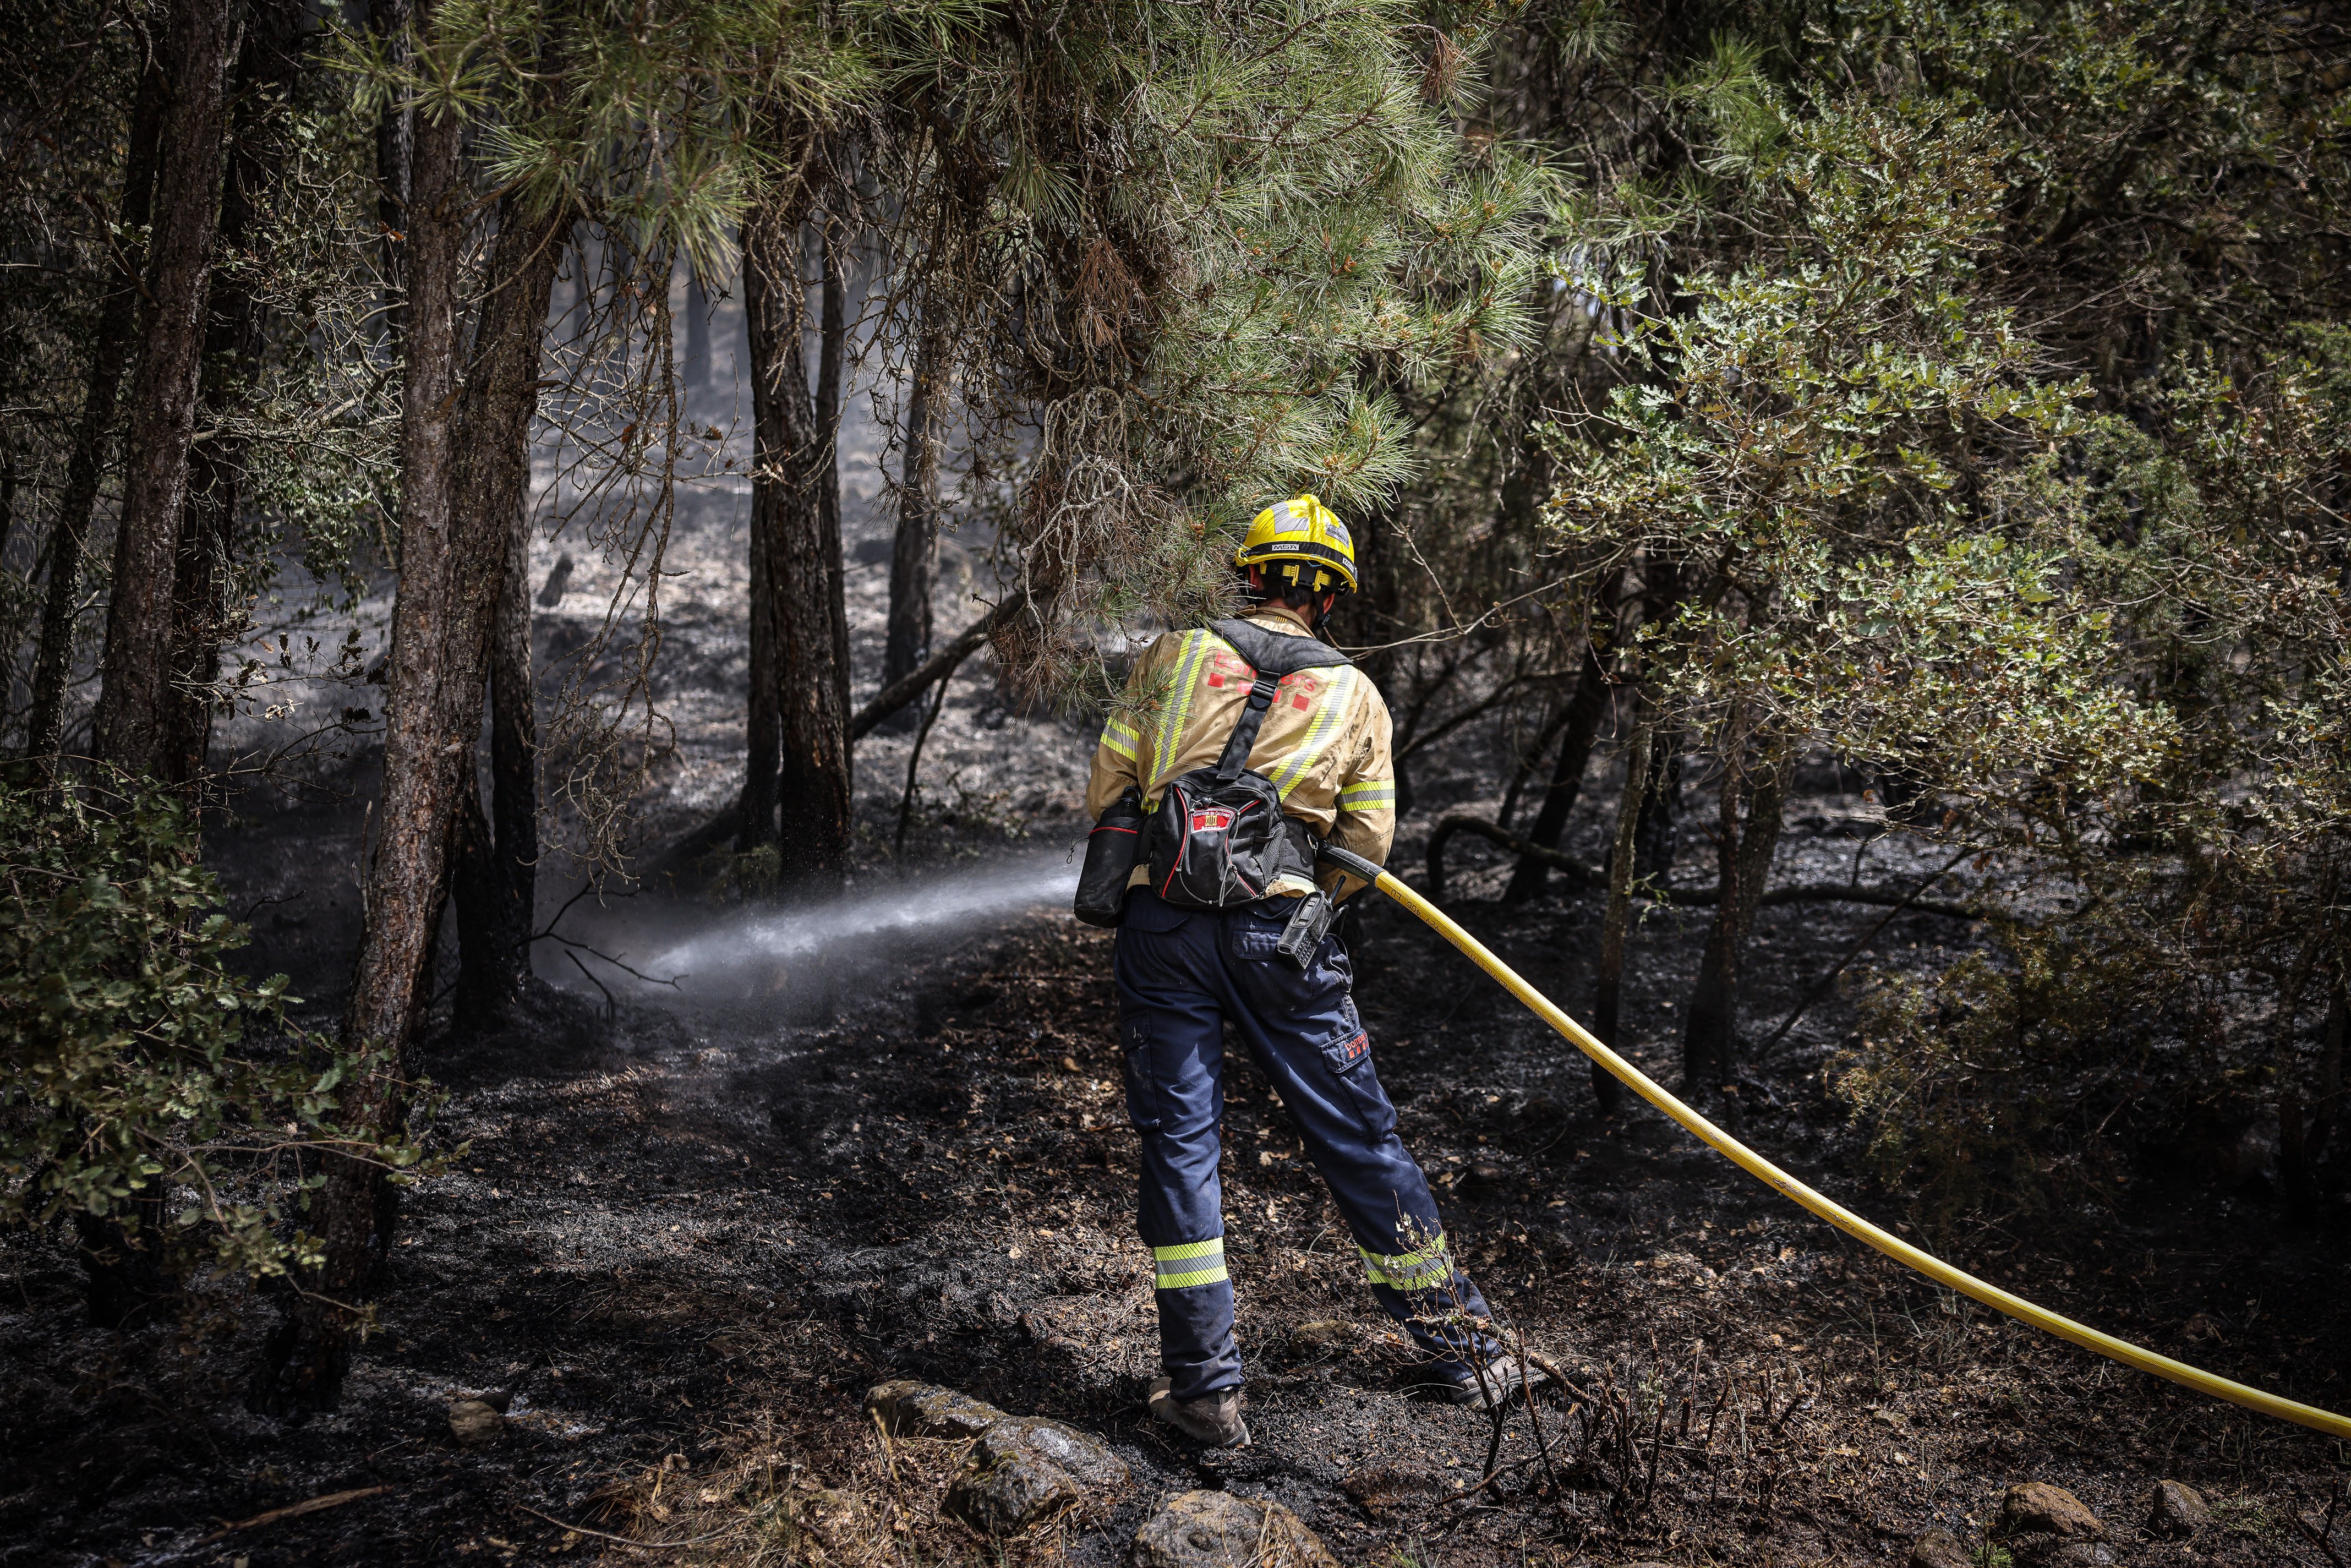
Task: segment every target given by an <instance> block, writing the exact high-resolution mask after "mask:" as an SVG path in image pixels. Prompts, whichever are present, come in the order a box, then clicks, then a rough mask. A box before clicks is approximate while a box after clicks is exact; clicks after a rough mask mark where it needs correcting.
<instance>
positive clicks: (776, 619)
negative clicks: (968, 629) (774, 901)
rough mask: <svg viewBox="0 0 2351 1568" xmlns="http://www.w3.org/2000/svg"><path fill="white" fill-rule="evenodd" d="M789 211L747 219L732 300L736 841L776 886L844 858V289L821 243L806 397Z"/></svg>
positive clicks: (831, 871) (796, 251) (795, 239)
mask: <svg viewBox="0 0 2351 1568" xmlns="http://www.w3.org/2000/svg"><path fill="white" fill-rule="evenodd" d="M797 217H798V215H797V214H794V213H792V212H789V211H786V210H772V211H770V212H769V213H767V214H760V215H758V217H756V218H755V219H754V220H753V222H752V223H751V224H750V225H747V227H746V231H745V243H744V253H743V280H744V281H743V302H744V309H745V312H746V315H747V318H748V325H749V328H750V332H749V337H750V347H751V383H752V392H751V396H752V423H753V425H754V427H755V432H756V436H757V445H758V466H757V468H756V469H755V471H754V477H753V481H752V487H751V578H752V607H751V639H752V646H751V700H750V706H749V715H748V717H749V723H748V725H747V740H748V742H749V746H748V753H749V755H748V757H747V761H746V766H745V770H744V783H743V813H742V825H741V827H740V829H739V830H738V834H737V849H738V850H749V849H752V848H755V847H757V846H758V845H760V844H763V843H768V842H773V843H774V844H775V845H776V847H777V853H778V885H779V887H782V888H785V889H789V890H797V889H803V888H806V889H825V888H829V887H834V886H838V885H839V884H840V883H841V878H842V876H843V875H844V874H845V873H846V872H847V870H848V862H849V828H850V822H849V804H850V798H849V752H850V742H849V657H848V654H849V624H848V610H847V604H846V601H845V597H844V587H845V585H844V583H843V581H842V577H841V500H840V483H839V477H838V468H837V465H836V464H835V462H834V456H833V451H832V446H833V432H834V430H835V429H836V427H837V424H838V421H839V417H840V411H841V356H842V354H843V351H844V349H845V346H846V340H847V319H846V317H847V290H846V286H845V282H844V280H843V278H842V277H841V267H840V257H839V254H838V248H837V247H836V246H832V245H830V244H828V245H826V246H825V247H824V252H825V261H824V303H823V315H822V318H821V320H820V333H819V340H818V353H819V361H818V372H817V389H816V396H815V397H814V398H813V399H812V398H811V397H810V392H809V382H808V366H807V358H806V354H805V352H804V350H803V349H802V346H801V342H800V338H801V324H802V322H803V320H804V319H805V313H806V310H807V288H806V285H805V283H804V282H803V281H802V273H801V256H800V246H799V223H798V221H797Z"/></svg>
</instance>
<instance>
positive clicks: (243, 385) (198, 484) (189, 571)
mask: <svg viewBox="0 0 2351 1568" xmlns="http://www.w3.org/2000/svg"><path fill="white" fill-rule="evenodd" d="M305 19H306V13H305V10H304V8H303V6H302V5H298V4H292V3H289V0H257V3H256V4H255V5H253V6H252V7H251V10H250V14H249V16H248V17H247V20H246V33H245V45H244V47H243V48H242V49H240V50H239V51H238V55H237V67H236V91H235V95H234V100H233V104H232V107H231V111H230V112H231V116H232V123H231V127H230V130H231V135H230V141H229V155H228V172H227V177H226V179H225V181H224V182H223V183H222V187H221V216H220V248H221V250H222V252H223V253H224V254H227V253H230V252H233V251H235V249H236V248H237V247H238V246H242V245H243V244H244V243H245V242H246V236H247V235H248V233H249V231H250V230H251V228H252V226H253V222H254V219H255V216H256V214H257V213H258V212H259V211H260V208H261V204H262V202H263V200H264V199H265V193H266V192H267V191H268V190H269V188H270V186H271V184H272V183H273V181H274V177H275V175H276V172H277V171H278V170H279V169H280V168H282V167H283V161H282V160H281V159H277V158H275V157H272V156H270V150H269V148H268V147H267V146H266V145H265V139H266V137H267V136H268V134H269V119H270V110H271V109H272V108H273V106H274V105H275V103H276V102H277V99H278V98H279V97H280V96H281V95H282V94H283V93H284V92H286V91H287V90H290V89H291V88H292V87H293V85H294V83H295V80H296V78H297V75H298V71H299V68H300V64H301V48H302V30H303V23H304V21H305ZM261 349H262V337H261V312H260V309H259V308H258V306H257V305H256V301H255V299H254V298H253V290H252V287H251V285H250V283H249V282H248V281H247V280H246V278H245V277H243V276H241V275H240V274H238V273H236V272H235V271H233V270H232V271H230V272H228V273H226V274H225V275H223V276H222V277H219V278H217V279H216V280H215V281H214V286H213V291H212V312H211V320H210V323H209V324H208V325H207V327H206V328H205V331H204V368H203V371H202V387H203V397H204V415H205V419H204V423H207V424H210V425H217V424H220V423H222V422H223V421H224V420H225V418H227V417H228V416H230V415H231V414H233V413H235V411H236V410H237V409H238V408H239V407H241V406H242V405H243V403H244V402H245V401H246V397H247V396H248V395H249V393H250V392H251V387H252V376H253V371H254V368H255V366H256V364H257V363H258V362H259V360H260V356H261ZM245 463H246V443H245V438H244V437H243V436H242V435H234V434H220V435H216V436H214V438H213V439H211V440H209V441H201V442H197V443H196V444H194V446H193V449H192V450H191V452H190V454H189V477H188V501H187V507H186V509H185V510H184V511H183V513H182V514H181V519H180V549H179V559H178V561H177V563H176V565H175V567H174V569H173V586H172V664H171V681H170V684H169V685H167V686H166V687H165V689H164V694H163V740H162V756H161V771H162V775H163V777H164V778H165V779H169V780H170V781H171V782H172V783H173V784H177V785H187V784H189V783H191V782H192V781H193V780H194V779H196V778H198V777H199V776H200V775H201V774H202V773H203V772H204V761H205V755H206V753H207V752H208V751H209V750H210V748H211V744H212V731H213V714H214V686H215V685H216V684H217V683H218V681H219V679H220V654H221V644H222V643H224V642H225V640H226V639H227V638H228V637H229V636H230V635H232V634H233V633H234V632H235V628H236V625H237V622H238V621H239V619H240V618H239V617H238V616H237V614H236V612H235V610H234V609H233V607H232V605H231V603H230V599H231V594H232V590H233V588H234V586H235V585H234V583H233V581H232V577H233V566H234V562H235V553H236V539H235V530H236V522H237V513H238V508H239V507H241V505H242V504H243V501H244V489H245Z"/></svg>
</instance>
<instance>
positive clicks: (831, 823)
mask: <svg viewBox="0 0 2351 1568" xmlns="http://www.w3.org/2000/svg"><path fill="white" fill-rule="evenodd" d="M841 246H842V235H841V233H840V230H839V226H838V225H835V224H832V223H830V222H828V223H827V225H825V231H824V243H823V254H824V284H823V290H822V294H823V313H822V316H821V318H820V322H819V327H818V334H817V382H816V422H817V423H816V438H817V444H816V448H815V450H814V451H812V452H811V453H810V458H811V459H812V461H811V462H810V477H809V480H808V481H807V482H806V483H804V484H803V486H802V492H801V493H802V495H803V496H804V497H807V499H808V501H809V502H810V506H809V513H810V521H811V522H813V524H814V529H813V534H812V537H810V538H808V540H807V548H805V549H799V548H795V549H791V550H790V551H789V553H788V554H787V555H786V556H785V557H784V559H785V560H786V562H788V563H789V564H790V565H792V566H793V567H794V568H795V570H791V571H789V572H787V574H786V576H787V577H788V578H794V579H797V581H796V582H793V583H791V584H790V585H789V586H788V587H787V588H786V590H785V597H786V598H787V600H788V601H789V608H790V613H789V614H786V615H779V616H778V619H777V625H778V629H779V630H780V631H781V632H782V633H783V635H782V637H781V639H780V653H781V654H782V657H781V659H780V661H779V663H780V666H781V667H780V669H779V671H778V673H779V674H781V676H782V678H783V695H784V700H783V716H784V724H783V745H782V752H783V757H782V768H781V770H780V772H781V778H780V780H779V784H778V790H777V793H778V796H779V797H780V798H781V806H782V817H783V821H782V832H781V836H780V838H779V840H778V844H779V847H780V849H781V851H782V864H781V872H780V880H781V882H782V883H783V885H785V886H787V887H806V888H809V889H810V890H812V891H819V892H829V891H831V889H833V888H836V887H838V886H840V885H841V880H842V879H843V878H844V877H845V876H846V875H847V874H848V873H849V837H850V820H849V811H850V741H849V602H848V592H847V589H848V584H847V581H846V573H845V572H844V570H843V566H842V561H841V464H840V452H839V444H840V443H839V437H840V434H841V368H842V361H843V358H844V356H845V354H846V351H847V348H848V341H849V320H848V315H849V291H848V282H847V279H846V278H845V277H843V276H842V262H843V259H844V258H843V257H842V256H841ZM811 486H812V487H813V494H810V487H811Z"/></svg>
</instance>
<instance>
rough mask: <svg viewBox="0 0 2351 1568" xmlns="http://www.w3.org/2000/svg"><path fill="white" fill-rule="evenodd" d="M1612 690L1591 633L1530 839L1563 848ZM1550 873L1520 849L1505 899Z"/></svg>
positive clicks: (1517, 897)
mask: <svg viewBox="0 0 2351 1568" xmlns="http://www.w3.org/2000/svg"><path fill="white" fill-rule="evenodd" d="M1608 692H1609V685H1608V670H1607V666H1606V665H1605V664H1604V663H1603V662H1602V659H1601V651H1600V649H1599V648H1598V647H1597V646H1596V645H1595V644H1594V643H1593V642H1592V641H1591V640H1589V639H1587V640H1586V641H1585V643H1584V644H1583V664H1582V666H1581V667H1580V668H1579V669H1578V671H1577V673H1576V677H1575V695H1573V696H1572V697H1570V698H1569V699H1568V705H1567V723H1566V725H1565V727H1563V728H1562V730H1561V732H1560V737H1559V759H1558V760H1557V761H1556V762H1555V763H1553V764H1552V770H1551V788H1549V789H1545V790H1544V791H1543V799H1542V805H1541V808H1540V809H1538V810H1536V812H1535V821H1534V826H1532V827H1531V828H1530V829H1528V830H1527V838H1528V839H1529V841H1531V842H1534V843H1538V844H1541V846H1542V847H1543V848H1545V849H1547V850H1555V849H1557V848H1559V836H1560V834H1561V833H1562V832H1563V831H1566V828H1567V819H1568V816H1569V814H1570V813H1572V812H1573V810H1575V800H1576V797H1577V796H1578V795H1579V794H1581V793H1582V792H1583V770H1584V768H1587V767H1589V766H1590V765H1591V762H1592V743H1593V740H1594V739H1595V738H1596V737H1598V736H1599V734H1600V721H1601V719H1602V718H1603V717H1604V716H1606V714H1607V712H1608ZM1550 879H1551V872H1550V868H1549V867H1547V866H1545V865H1544V864H1543V862H1541V861H1539V860H1535V859H1533V858H1531V857H1530V856H1525V855H1521V856H1520V858H1519V863H1518V865H1517V866H1516V867H1515V868H1513V869H1512V871H1511V873H1510V884H1509V885H1508V886H1507V887H1505V888H1504V889H1503V890H1502V902H1503V903H1504V904H1523V903H1525V902H1526V901H1527V900H1528V899H1530V898H1532V897H1534V896H1536V895H1537V894H1540V893H1541V892H1542V890H1543V886H1544V884H1545V883H1548V882H1549V881H1550ZM1612 1082H1613V1080H1612Z"/></svg>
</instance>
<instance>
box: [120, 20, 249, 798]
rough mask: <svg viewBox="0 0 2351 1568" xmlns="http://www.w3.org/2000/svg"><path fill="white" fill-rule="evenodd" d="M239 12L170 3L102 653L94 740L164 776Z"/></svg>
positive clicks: (126, 763) (134, 770)
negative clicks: (176, 592)
mask: <svg viewBox="0 0 2351 1568" xmlns="http://www.w3.org/2000/svg"><path fill="white" fill-rule="evenodd" d="M235 15H236V12H235V6H234V5H231V4H230V0H174V4H173V5H172V20H171V29H172V31H171V38H172V42H171V51H172V103H171V108H170V109H169V110H167V111H166V113H165V115H164V119H163V140H162V148H161V149H160V152H159V155H158V162H157V167H156V179H155V223H154V225H153V227H152V231H151V234H150V238H149V241H148V256H147V279H146V300H145V307H144V308H143V309H142V310H141V312H140V348H139V368H138V370H137V371H136V372H135V373H134V374H133V376H132V378H131V408H130V417H129V423H128V432H129V435H128V440H127V443H126V444H125V447H124V453H123V475H122V517H121V521H120V524H118V525H117V527H116V529H115V539H114V580H113V582H112V584H111V585H110V589H109V591H108V595H107V607H106V650H105V653H103V654H102V655H101V657H100V659H99V695H98V710H97V713H96V714H95V715H94V716H93V718H92V725H91V736H90V749H91V752H92V753H93V754H94V755H95V756H96V757H97V758H99V761H101V762H106V763H110V764H112V765H114V766H115V767H117V768H121V769H122V770H123V771H124V772H125V773H129V774H133V775H137V774H144V773H152V772H153V771H155V769H156V768H157V766H158V764H159V763H160V762H161V760H162V742H163V723H164V715H163V706H164V697H165V694H166V693H167V692H168V690H169V689H170V685H171V667H172V591H173V588H174V586H175V583H176V580H177V578H178V574H179V555H180V514H181V510H182V508H183V507H185V506H186V504H187V499H188V446H189V440H190V437H191V436H193V434H194V433H195V423H196V387H197V371H198V369H199V367H200V366H201V365H202V363H203V358H204V335H205V325H206V308H207V305H208V302H209V299H210V286H211V280H212V261H213V241H214V230H215V227H216V225H217V224H218V222H219V219H220V204H221V146H222V143H223V141H225V138H226V135H227V129H228V70H229V67H230V64H231V63H232V62H233V60H234V59H235V55H236V26H235Z"/></svg>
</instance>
